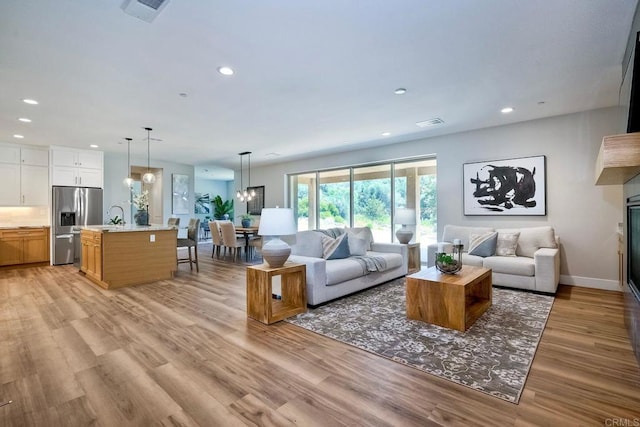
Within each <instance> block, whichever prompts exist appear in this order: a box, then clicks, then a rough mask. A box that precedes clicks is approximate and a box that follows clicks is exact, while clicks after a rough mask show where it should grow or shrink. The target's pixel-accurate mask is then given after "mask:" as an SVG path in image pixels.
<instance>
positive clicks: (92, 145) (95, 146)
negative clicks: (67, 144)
mask: <svg viewBox="0 0 640 427" xmlns="http://www.w3.org/2000/svg"><path fill="white" fill-rule="evenodd" d="M89 147H91V148H98V146H97V145H96V144H91V145H90V146H89Z"/></svg>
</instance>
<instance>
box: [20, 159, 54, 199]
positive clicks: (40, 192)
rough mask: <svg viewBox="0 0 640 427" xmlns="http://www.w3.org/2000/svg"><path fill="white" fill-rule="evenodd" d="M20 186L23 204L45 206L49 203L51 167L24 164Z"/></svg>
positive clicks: (21, 170) (21, 169)
mask: <svg viewBox="0 0 640 427" xmlns="http://www.w3.org/2000/svg"><path fill="white" fill-rule="evenodd" d="M20 181H21V184H20V188H21V190H22V197H21V200H20V202H21V203H20V204H21V205H23V206H43V205H47V204H48V203H49V167H48V166H33V165H22V166H21V168H20Z"/></svg>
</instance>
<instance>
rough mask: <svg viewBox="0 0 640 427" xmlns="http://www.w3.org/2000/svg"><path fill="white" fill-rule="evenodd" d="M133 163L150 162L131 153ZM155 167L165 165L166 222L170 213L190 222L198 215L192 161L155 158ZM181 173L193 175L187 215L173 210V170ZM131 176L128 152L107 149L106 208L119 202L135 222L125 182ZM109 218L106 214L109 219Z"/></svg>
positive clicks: (105, 160)
mask: <svg viewBox="0 0 640 427" xmlns="http://www.w3.org/2000/svg"><path fill="white" fill-rule="evenodd" d="M131 164H132V165H146V164H147V160H146V157H145V158H142V157H140V158H137V157H133V156H132V157H131ZM151 167H152V168H160V169H162V178H163V179H162V212H163V217H164V218H163V223H166V222H167V219H168V218H169V217H172V216H175V217H179V218H180V224H185V225H186V224H188V223H189V218H193V217H194V213H193V210H194V207H193V206H194V205H193V204H194V198H193V193H194V168H193V166H190V165H184V164H180V163H170V162H162V161H157V160H153V159H152V161H151ZM174 173H179V174H183V175H188V176H189V208H190V212H189V213H188V214H186V215H173V214H172V213H171V204H172V195H171V174H174ZM126 176H127V155H126V154H117V153H104V192H103V204H104V210H105V212H106V211H107V209H108V208H109V206H111V205H113V204H116V205H120V206H122V207H123V208H124V211H125V216H124V217H125V220H126V221H127V223H131V222H132V221H131V205H130V204H129V190H128V188H127V187H126V186H125V185H124V184H123V183H122V180H123V179H124V178H125V177H126ZM106 219H107V217H106V214H105V220H106Z"/></svg>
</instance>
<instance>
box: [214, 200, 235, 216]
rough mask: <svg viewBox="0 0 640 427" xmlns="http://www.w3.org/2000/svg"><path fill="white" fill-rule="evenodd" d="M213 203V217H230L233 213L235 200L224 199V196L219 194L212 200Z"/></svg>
mask: <svg viewBox="0 0 640 427" xmlns="http://www.w3.org/2000/svg"><path fill="white" fill-rule="evenodd" d="M211 204H212V205H213V217H214V218H215V219H218V220H219V219H229V218H230V217H231V215H232V214H233V200H225V201H224V202H223V201H222V197H220V195H217V196H216V197H214V198H213V200H212V201H211Z"/></svg>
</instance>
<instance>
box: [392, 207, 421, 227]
mask: <svg viewBox="0 0 640 427" xmlns="http://www.w3.org/2000/svg"><path fill="white" fill-rule="evenodd" d="M394 219H395V223H396V224H402V225H415V224H416V210H415V209H396V216H395V218H394Z"/></svg>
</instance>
